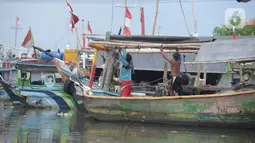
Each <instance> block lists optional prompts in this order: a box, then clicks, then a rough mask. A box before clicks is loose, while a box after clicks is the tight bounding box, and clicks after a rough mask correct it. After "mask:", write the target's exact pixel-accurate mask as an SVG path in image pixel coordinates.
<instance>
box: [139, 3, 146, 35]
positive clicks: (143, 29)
mask: <svg viewBox="0 0 255 143" xmlns="http://www.w3.org/2000/svg"><path fill="white" fill-rule="evenodd" d="M140 11H141V17H140V21H141V34H142V35H145V25H144V8H143V7H141V9H140Z"/></svg>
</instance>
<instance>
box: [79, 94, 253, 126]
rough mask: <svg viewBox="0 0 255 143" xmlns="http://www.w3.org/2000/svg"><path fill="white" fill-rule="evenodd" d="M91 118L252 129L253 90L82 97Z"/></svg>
mask: <svg viewBox="0 0 255 143" xmlns="http://www.w3.org/2000/svg"><path fill="white" fill-rule="evenodd" d="M83 101H84V103H83V104H84V106H85V109H86V110H87V112H88V115H89V116H90V117H93V118H95V119H98V120H101V121H134V122H144V123H164V124H177V125H198V126H200V125H201V126H235V127H241V128H255V90H253V91H243V92H237V93H229V94H214V95H197V96H176V97H173V96H172V97H128V98H124V97H109V96H108V97H106V96H89V95H85V96H84V97H83Z"/></svg>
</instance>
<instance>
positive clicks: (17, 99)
mask: <svg viewBox="0 0 255 143" xmlns="http://www.w3.org/2000/svg"><path fill="white" fill-rule="evenodd" d="M48 58H49V57H48ZM48 58H47V59H48ZM15 67H16V69H17V70H18V76H17V86H12V85H11V84H10V83H8V82H7V81H5V80H4V79H3V78H2V77H1V79H0V83H1V84H2V86H3V88H4V89H5V91H6V92H7V94H8V95H9V97H10V99H11V101H12V103H13V105H14V106H15V107H26V108H51V109H52V108H57V109H59V108H60V109H74V108H75V106H74V101H73V99H72V97H71V96H70V95H68V94H67V93H65V92H64V91H63V83H62V79H61V77H60V76H59V75H58V71H57V68H56V65H55V64H54V63H52V62H51V61H43V60H42V56H41V59H39V60H34V61H19V62H17V63H16V64H15Z"/></svg>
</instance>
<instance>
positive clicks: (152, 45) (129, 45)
mask: <svg viewBox="0 0 255 143" xmlns="http://www.w3.org/2000/svg"><path fill="white" fill-rule="evenodd" d="M90 43H91V44H102V45H103V46H109V47H114V46H117V47H121V48H126V49H129V48H148V47H149V48H159V49H161V48H172V49H176V48H177V47H178V48H179V49H187V48H185V46H201V43H182V44H157V43H139V44H137V43H136V44H134V43H128V42H126V43H124V42H107V41H92V42H90ZM194 49H195V48H194Z"/></svg>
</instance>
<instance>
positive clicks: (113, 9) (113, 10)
mask: <svg viewBox="0 0 255 143" xmlns="http://www.w3.org/2000/svg"><path fill="white" fill-rule="evenodd" d="M114 3H115V2H114V0H112V17H111V25H110V33H112V25H113V17H114Z"/></svg>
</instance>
